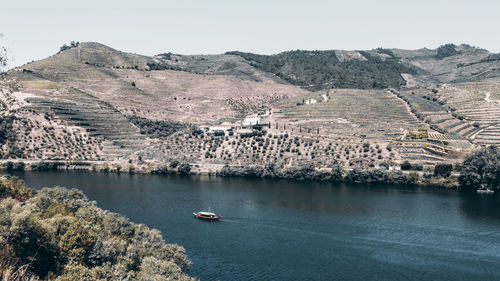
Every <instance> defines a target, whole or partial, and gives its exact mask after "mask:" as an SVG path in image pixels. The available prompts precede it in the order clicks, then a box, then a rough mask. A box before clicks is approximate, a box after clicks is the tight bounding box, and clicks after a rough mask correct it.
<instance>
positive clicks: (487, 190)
mask: <svg viewBox="0 0 500 281" xmlns="http://www.w3.org/2000/svg"><path fill="white" fill-rule="evenodd" d="M476 192H477V193H495V191H494V190H493V189H489V188H479V189H478V190H476Z"/></svg>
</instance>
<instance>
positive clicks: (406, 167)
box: [401, 160, 411, 171]
mask: <svg viewBox="0 0 500 281" xmlns="http://www.w3.org/2000/svg"><path fill="white" fill-rule="evenodd" d="M401 170H403V171H408V170H411V164H410V162H408V160H406V161H404V162H403V164H401Z"/></svg>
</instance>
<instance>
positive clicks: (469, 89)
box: [442, 82, 500, 145]
mask: <svg viewBox="0 0 500 281" xmlns="http://www.w3.org/2000/svg"><path fill="white" fill-rule="evenodd" d="M442 92H443V95H445V96H447V97H448V100H449V101H448V104H449V106H450V107H452V108H453V109H456V110H455V112H456V115H458V116H460V117H462V118H463V121H462V123H463V124H461V125H460V126H455V127H453V128H452V131H453V132H454V133H456V134H458V135H460V136H462V137H464V138H468V139H471V140H472V141H473V142H475V143H477V144H480V145H490V144H500V137H499V134H498V133H499V130H498V128H499V127H500V100H498V99H497V95H498V93H499V92H500V85H499V84H497V83H491V82H489V83H486V82H484V83H472V84H471V83H467V84H456V85H453V86H448V87H445V88H444V89H443V91H442Z"/></svg>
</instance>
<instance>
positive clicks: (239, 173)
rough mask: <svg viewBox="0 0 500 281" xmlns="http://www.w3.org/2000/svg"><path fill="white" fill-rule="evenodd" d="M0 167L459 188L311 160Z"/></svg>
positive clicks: (444, 177) (440, 179)
mask: <svg viewBox="0 0 500 281" xmlns="http://www.w3.org/2000/svg"><path fill="white" fill-rule="evenodd" d="M0 164H1V165H0V169H2V170H4V171H23V170H26V171H57V170H61V171H69V170H80V171H90V172H102V173H137V174H160V175H161V174H180V175H213V176H222V177H252V178H284V179H291V180H297V181H322V182H334V183H339V182H346V183H376V184H394V185H411V186H419V187H429V188H430V187H432V188H454V189H456V188H459V187H460V185H459V181H458V176H459V174H458V173H456V172H451V170H450V172H449V173H447V174H440V173H436V172H435V171H432V170H426V171H408V170H405V171H403V170H401V169H399V168H393V167H387V168H386V167H382V168H360V167H355V168H352V169H345V168H343V167H341V166H336V165H335V166H333V167H329V168H326V167H325V168H316V167H314V165H313V164H312V163H304V164H302V165H301V166H292V167H284V166H283V165H282V164H281V165H280V164H276V163H272V164H268V165H265V166H260V165H252V166H240V165H227V164H225V165H224V164H206V163H179V162H177V161H173V162H170V163H160V162H143V163H135V164H133V163H128V165H126V166H125V168H123V165H124V163H123V162H109V161H53V160H52V161H50V160H49V161H35V160H32V161H29V160H28V161H21V160H2V161H1V162H0Z"/></svg>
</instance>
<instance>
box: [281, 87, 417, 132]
mask: <svg viewBox="0 0 500 281" xmlns="http://www.w3.org/2000/svg"><path fill="white" fill-rule="evenodd" d="M321 95H322V93H321V92H320V93H318V94H310V95H307V96H305V97H304V98H303V99H304V100H305V101H307V100H308V99H315V100H317V101H318V102H316V103H314V104H304V105H297V103H299V104H300V103H301V101H302V99H293V100H290V101H287V103H286V104H284V105H283V107H282V109H281V111H278V112H276V113H275V114H274V116H273V120H274V122H278V123H283V124H286V125H288V126H291V127H294V128H301V129H304V130H306V131H307V130H309V131H312V132H315V131H317V129H319V130H320V132H321V134H327V135H332V136H335V137H339V138H343V137H345V138H352V137H355V138H360V139H380V140H397V139H401V137H402V136H404V132H405V131H406V130H408V129H418V128H427V124H425V123H424V122H421V121H419V120H418V119H417V118H416V117H415V116H413V115H412V114H411V113H410V112H409V111H408V109H407V107H406V105H405V104H404V103H403V102H401V101H400V100H399V99H397V98H395V97H394V95H392V94H390V93H388V92H387V91H382V90H380V91H376V90H373V91H368V90H333V91H330V92H328V100H326V101H325V100H324V99H323V98H322V97H321Z"/></svg>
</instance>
